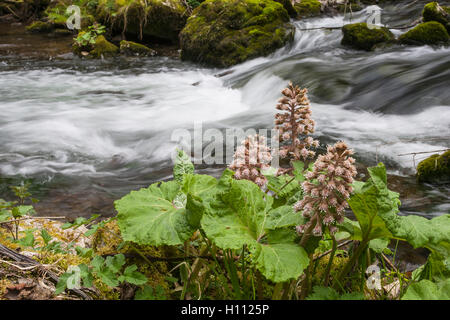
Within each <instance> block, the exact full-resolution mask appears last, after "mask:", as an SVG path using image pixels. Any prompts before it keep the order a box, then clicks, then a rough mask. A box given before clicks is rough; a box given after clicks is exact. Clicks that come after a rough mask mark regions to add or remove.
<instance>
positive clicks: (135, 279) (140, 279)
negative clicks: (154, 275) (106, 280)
mask: <svg viewBox="0 0 450 320" xmlns="http://www.w3.org/2000/svg"><path fill="white" fill-rule="evenodd" d="M136 270H137V266H136V265H135V264H133V265H131V266H128V267H126V268H125V271H124V272H123V275H121V276H120V277H119V281H121V282H122V281H126V282H128V283H131V284H135V285H137V286H139V285H142V284H145V283H147V278H146V277H145V275H143V274H142V273H140V272H138V271H136Z"/></svg>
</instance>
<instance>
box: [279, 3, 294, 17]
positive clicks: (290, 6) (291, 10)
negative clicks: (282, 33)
mask: <svg viewBox="0 0 450 320" xmlns="http://www.w3.org/2000/svg"><path fill="white" fill-rule="evenodd" d="M274 1H275V2H279V3H281V4H282V5H283V7H284V8H285V9H286V11H287V12H288V13H289V15H290V16H291V17H296V16H297V10H295V8H294V5H293V4H292V1H291V0H274Z"/></svg>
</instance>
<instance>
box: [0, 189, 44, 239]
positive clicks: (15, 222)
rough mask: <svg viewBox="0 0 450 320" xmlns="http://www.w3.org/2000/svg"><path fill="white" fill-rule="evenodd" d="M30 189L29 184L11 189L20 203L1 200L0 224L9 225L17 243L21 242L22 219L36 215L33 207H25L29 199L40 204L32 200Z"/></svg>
mask: <svg viewBox="0 0 450 320" xmlns="http://www.w3.org/2000/svg"><path fill="white" fill-rule="evenodd" d="M29 187H30V184H29V183H24V184H21V185H20V186H12V187H11V189H12V191H13V192H14V194H15V195H16V197H17V198H18V201H5V200H3V199H0V223H3V224H6V225H7V228H8V229H9V231H10V232H11V235H12V236H13V239H14V240H16V241H17V240H19V224H20V219H21V218H23V217H25V216H27V215H32V214H34V213H35V211H34V208H33V206H32V205H25V201H26V200H27V199H29V200H30V201H31V202H32V203H36V202H38V200H36V199H34V198H31V193H30V192H29V191H28V189H29ZM10 224H11V225H12V226H13V227H11V226H10Z"/></svg>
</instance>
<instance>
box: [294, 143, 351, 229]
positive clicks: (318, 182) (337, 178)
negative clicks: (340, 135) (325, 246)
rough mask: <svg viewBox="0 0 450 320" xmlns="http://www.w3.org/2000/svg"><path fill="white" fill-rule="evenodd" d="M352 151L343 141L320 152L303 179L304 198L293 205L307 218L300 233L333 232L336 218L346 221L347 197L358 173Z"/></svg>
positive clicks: (340, 221)
mask: <svg viewBox="0 0 450 320" xmlns="http://www.w3.org/2000/svg"><path fill="white" fill-rule="evenodd" d="M352 154H353V151H352V150H350V149H348V147H347V145H346V144H345V143H344V142H342V141H341V142H337V143H336V144H335V145H334V146H332V147H331V146H329V147H328V149H327V154H326V155H321V156H319V157H318V158H317V160H316V162H315V163H314V167H313V170H312V171H311V172H308V173H307V174H306V178H307V180H306V181H305V182H303V184H302V187H303V191H304V194H305V196H304V198H303V199H302V200H300V201H298V202H297V203H296V204H295V205H294V210H295V211H302V214H303V216H304V217H305V218H307V219H308V222H307V223H306V224H304V225H301V226H298V227H297V232H298V233H305V232H307V233H308V232H312V234H313V235H315V236H321V235H322V233H323V231H324V228H325V227H328V229H329V231H330V232H331V233H332V234H334V233H335V232H336V230H337V228H336V227H335V226H334V224H335V223H336V222H338V223H342V222H343V221H344V211H345V208H347V207H348V203H347V199H348V198H349V197H350V194H351V193H352V191H353V189H352V187H351V183H353V178H354V177H355V176H356V168H355V166H354V163H355V159H353V158H352V157H350V156H351V155H352Z"/></svg>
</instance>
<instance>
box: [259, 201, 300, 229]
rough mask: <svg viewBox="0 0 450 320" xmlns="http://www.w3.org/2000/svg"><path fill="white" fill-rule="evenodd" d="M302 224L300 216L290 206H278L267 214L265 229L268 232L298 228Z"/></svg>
mask: <svg viewBox="0 0 450 320" xmlns="http://www.w3.org/2000/svg"><path fill="white" fill-rule="evenodd" d="M303 223H304V218H303V217H302V215H301V214H299V213H298V212H295V211H294V208H293V207H292V206H280V207H278V208H275V209H272V210H270V211H269V212H268V214H267V221H266V224H265V227H266V228H267V229H269V230H274V229H278V228H284V227H291V226H298V225H301V224H303Z"/></svg>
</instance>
